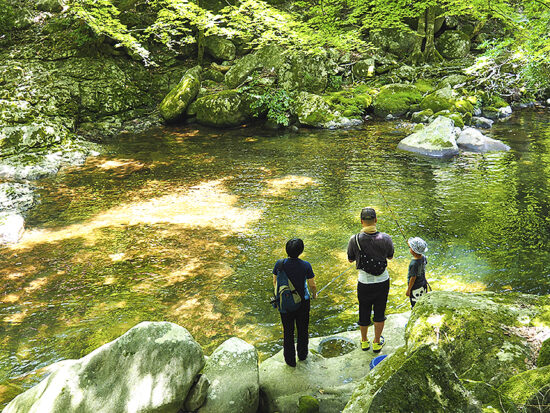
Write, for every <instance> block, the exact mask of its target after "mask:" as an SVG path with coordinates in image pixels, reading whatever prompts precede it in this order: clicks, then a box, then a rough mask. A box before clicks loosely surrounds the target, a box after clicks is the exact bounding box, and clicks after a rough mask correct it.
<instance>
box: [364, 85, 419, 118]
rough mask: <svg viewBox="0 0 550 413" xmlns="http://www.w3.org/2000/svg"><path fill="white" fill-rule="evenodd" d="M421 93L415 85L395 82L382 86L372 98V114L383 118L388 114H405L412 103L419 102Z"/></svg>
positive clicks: (396, 115)
mask: <svg viewBox="0 0 550 413" xmlns="http://www.w3.org/2000/svg"><path fill="white" fill-rule="evenodd" d="M421 99H422V94H421V93H420V91H419V90H418V89H417V88H416V86H413V85H409V84H400V83H395V84H391V85H386V86H383V87H382V88H381V89H380V93H378V95H377V96H376V97H375V98H374V102H373V104H372V107H373V109H374V114H375V115H376V116H378V117H381V118H385V117H387V116H388V115H391V116H394V117H398V116H403V115H405V114H406V113H407V112H408V111H409V110H410V108H411V106H412V105H415V104H417V103H419V102H420V101H421Z"/></svg>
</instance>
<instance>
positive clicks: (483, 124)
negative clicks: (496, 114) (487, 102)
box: [472, 116, 495, 129]
mask: <svg viewBox="0 0 550 413" xmlns="http://www.w3.org/2000/svg"><path fill="white" fill-rule="evenodd" d="M493 123H495V121H494V120H492V119H487V118H484V117H481V116H474V117H472V126H475V127H476V128H484V129H491V128H492V127H493Z"/></svg>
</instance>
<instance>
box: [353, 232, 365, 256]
mask: <svg viewBox="0 0 550 413" xmlns="http://www.w3.org/2000/svg"><path fill="white" fill-rule="evenodd" d="M355 242H356V243H357V248H359V251H361V252H363V250H362V249H361V245H359V234H355Z"/></svg>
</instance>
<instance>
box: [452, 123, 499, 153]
mask: <svg viewBox="0 0 550 413" xmlns="http://www.w3.org/2000/svg"><path fill="white" fill-rule="evenodd" d="M456 143H457V145H458V147H459V148H461V149H464V150H467V151H472V152H481V153H485V152H491V151H509V150H510V147H509V146H508V145H506V144H505V143H503V142H501V141H499V140H496V139H492V138H489V137H487V136H485V135H484V134H482V133H481V132H480V131H479V130H477V129H474V128H465V129H464V130H463V131H461V132H460V134H459V135H458V139H457V140H456Z"/></svg>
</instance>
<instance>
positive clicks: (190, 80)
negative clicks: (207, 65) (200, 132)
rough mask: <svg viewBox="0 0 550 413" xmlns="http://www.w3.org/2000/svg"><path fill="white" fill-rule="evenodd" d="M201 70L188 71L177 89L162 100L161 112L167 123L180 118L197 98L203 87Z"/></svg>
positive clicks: (198, 67)
mask: <svg viewBox="0 0 550 413" xmlns="http://www.w3.org/2000/svg"><path fill="white" fill-rule="evenodd" d="M201 70H202V69H201V67H200V66H195V67H193V68H191V69H189V70H188V71H186V72H185V74H184V75H183V77H182V78H181V80H180V82H179V83H178V84H177V85H176V87H174V88H173V89H172V90H171V91H170V92H169V93H168V94H167V95H166V97H165V98H164V99H163V100H162V102H161V103H160V105H159V111H160V114H161V115H162V117H163V119H164V120H165V121H167V122H171V121H174V120H177V119H178V118H180V117H181V116H182V115H183V114H184V113H185V110H186V109H187V106H189V104H190V103H191V102H192V101H193V100H194V99H195V97H197V94H198V93H199V89H200V86H201V79H200V75H201Z"/></svg>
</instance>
